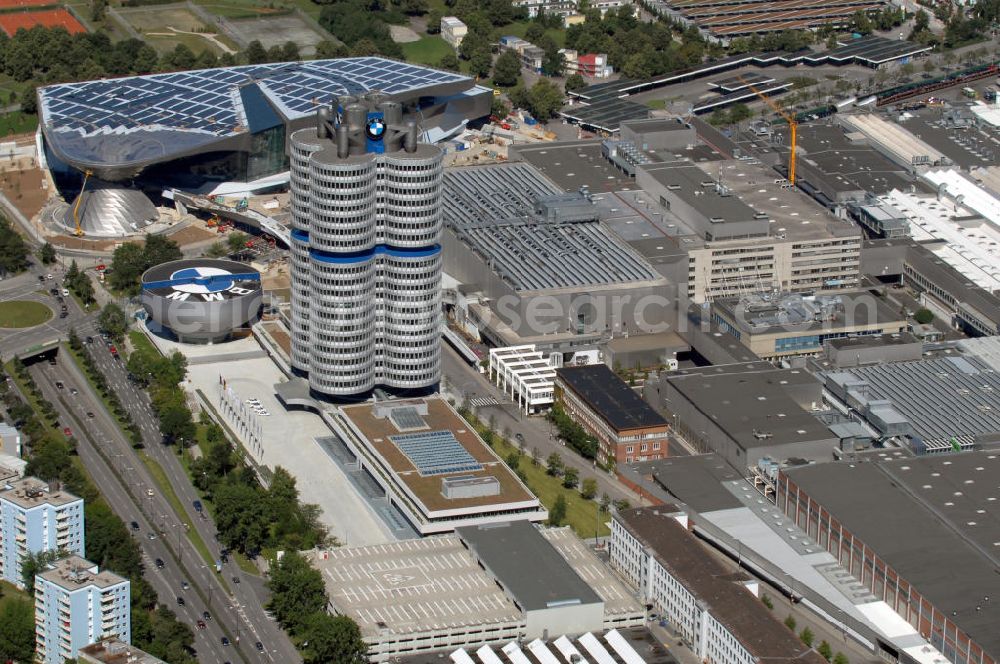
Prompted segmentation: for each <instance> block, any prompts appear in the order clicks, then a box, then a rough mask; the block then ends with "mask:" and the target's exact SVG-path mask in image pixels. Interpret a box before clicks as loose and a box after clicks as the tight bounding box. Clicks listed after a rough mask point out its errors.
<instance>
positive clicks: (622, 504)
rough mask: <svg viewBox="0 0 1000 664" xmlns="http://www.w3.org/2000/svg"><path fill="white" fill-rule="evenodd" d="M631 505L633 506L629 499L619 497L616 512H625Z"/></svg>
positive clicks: (616, 502)
mask: <svg viewBox="0 0 1000 664" xmlns="http://www.w3.org/2000/svg"><path fill="white" fill-rule="evenodd" d="M630 507H632V505H631V503H629V502H628V500H626V499H625V498H619V499H618V500H616V501H615V511H616V512H624V511H625V510H627V509H629V508H630Z"/></svg>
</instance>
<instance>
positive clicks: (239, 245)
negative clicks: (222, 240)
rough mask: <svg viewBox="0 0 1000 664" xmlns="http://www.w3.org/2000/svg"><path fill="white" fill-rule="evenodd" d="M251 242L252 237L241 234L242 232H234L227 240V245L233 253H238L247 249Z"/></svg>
mask: <svg viewBox="0 0 1000 664" xmlns="http://www.w3.org/2000/svg"><path fill="white" fill-rule="evenodd" d="M249 240H250V236H249V235H247V234H246V233H241V232H240V231H233V232H232V233H230V234H229V237H227V238H226V244H227V245H229V251H230V252H231V253H234V254H235V253H236V252H239V251H243V250H244V249H246V248H247V241H249Z"/></svg>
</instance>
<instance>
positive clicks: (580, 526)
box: [493, 436, 611, 539]
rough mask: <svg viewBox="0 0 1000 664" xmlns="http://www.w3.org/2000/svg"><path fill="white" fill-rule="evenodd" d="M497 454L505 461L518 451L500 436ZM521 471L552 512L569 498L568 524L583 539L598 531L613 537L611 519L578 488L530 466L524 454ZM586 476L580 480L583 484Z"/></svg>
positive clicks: (529, 485)
mask: <svg viewBox="0 0 1000 664" xmlns="http://www.w3.org/2000/svg"><path fill="white" fill-rule="evenodd" d="M493 449H494V451H495V452H496V453H497V454H498V455H500V458H501V459H506V458H507V455H509V454H510V453H511V452H517V451H518V449H517V448H516V447H514V446H513V445H511V444H510V443H508V442H507V441H505V440H501V439H500V437H499V436H498V437H497V438H496V442H495V443H494V444H493ZM520 468H521V470H522V471H524V474H525V476H526V477H527V479H528V488H530V489H531V490H532V491H533V492H534V493H535V495H536V496H538V499H539V500H541V501H542V504H544V505H545V507H546V508H547V509H549V510H551V509H552V506H553V505H555V504H556V499H557V498H558V497H559V496H560V495H562V496H563V497H564V498H565V499H566V521H565V523H566V525H568V526H570V527H571V528H573V531H574V532H575V533H576V534H577V535H579V536H580V537H581V538H583V539H586V538H588V537H593V536H594V530H595V528H596V530H597V534H598V535H599V536H603V535H610V534H611V531H610V530H609V529H608V526H607V525H606V522H607V521H609V520H610V519H611V516H610V515H608V514H601V515H599V514H598V512H599V511H600V506H599V505H598V504H597V503H596V502H595V501H593V500H587V499H586V498H584V497H583V496H581V495H580V492H579V491H577V490H576V489H566V488H563V485H562V480H561V479H560V478H558V477H552V476H551V475H549V474H548V473H546V472H545V468H544V467H543V466H542V464H541V463H539V464H538V465H537V466H535V465H533V464H532V463H531V457H530V456H528V455H521V464H520ZM585 477H587V476H586V475H584V476H582V477H580V481H581V482H582V481H583V479H584V478H585Z"/></svg>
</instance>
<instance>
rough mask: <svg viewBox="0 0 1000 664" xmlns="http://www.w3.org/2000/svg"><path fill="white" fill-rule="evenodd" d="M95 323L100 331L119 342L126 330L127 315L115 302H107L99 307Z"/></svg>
mask: <svg viewBox="0 0 1000 664" xmlns="http://www.w3.org/2000/svg"><path fill="white" fill-rule="evenodd" d="M97 325H98V326H99V327H100V328H101V331H102V332H104V333H105V334H107V335H108V336H109V337H111V338H112V339H114V340H115V341H118V342H120V341H121V340H122V339H124V338H125V333H126V332H127V331H128V316H126V315H125V312H124V311H123V310H122V308H121V307H119V306H118V305H117V304H115V303H114V302H109V303H107V304H106V305H104V308H103V309H101V313H100V315H98V317H97Z"/></svg>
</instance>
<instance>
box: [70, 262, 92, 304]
mask: <svg viewBox="0 0 1000 664" xmlns="http://www.w3.org/2000/svg"><path fill="white" fill-rule="evenodd" d="M63 286H65V287H66V288H67V289H69V290H70V291H72V292H73V294H74V295H76V296H77V297H78V298H80V301H81V302H83V303H84V305H89V304H92V303H93V302H94V283H93V282H92V281H91V280H90V277H88V276H87V273H86V272H84V271H83V270H81V269H80V266H79V265H77V264H76V261H73V262H72V263H70V264H69V269H67V270H66V276H65V277H63Z"/></svg>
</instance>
